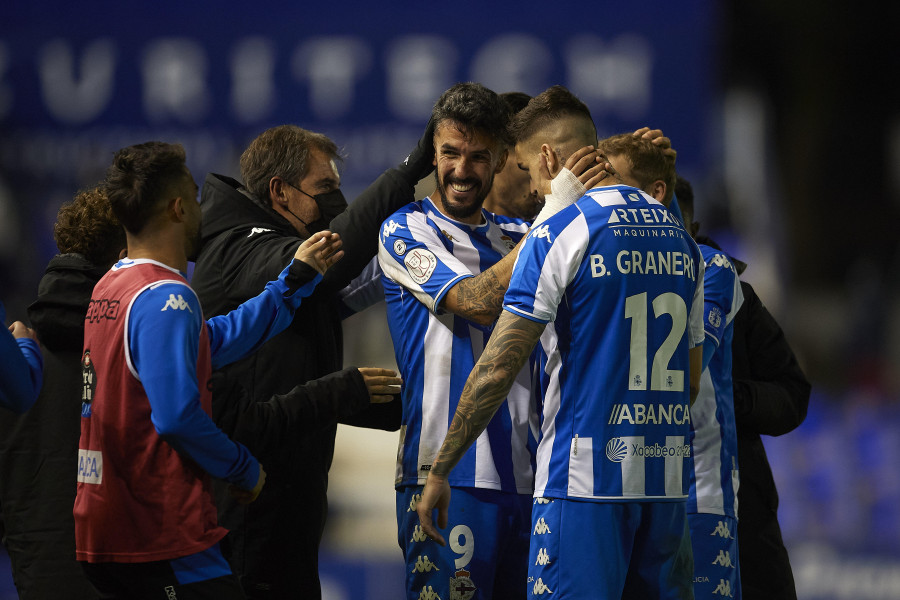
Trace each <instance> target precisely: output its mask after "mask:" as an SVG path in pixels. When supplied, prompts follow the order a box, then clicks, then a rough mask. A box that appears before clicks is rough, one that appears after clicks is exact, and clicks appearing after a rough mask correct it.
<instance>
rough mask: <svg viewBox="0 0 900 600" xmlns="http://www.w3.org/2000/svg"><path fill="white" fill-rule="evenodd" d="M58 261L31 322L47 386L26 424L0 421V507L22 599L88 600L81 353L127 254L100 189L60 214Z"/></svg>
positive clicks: (23, 419)
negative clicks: (97, 304) (80, 521)
mask: <svg viewBox="0 0 900 600" xmlns="http://www.w3.org/2000/svg"><path fill="white" fill-rule="evenodd" d="M53 236H54V239H55V240H56V247H57V248H58V249H59V254H57V255H56V256H54V257H53V258H52V259H51V260H50V262H49V263H48V264H47V268H46V270H45V272H44V276H43V277H42V278H41V282H40V285H39V286H38V297H37V300H35V301H34V302H33V303H32V304H31V305H30V306H29V307H28V318H29V320H30V321H31V323H32V325H33V326H34V329H35V331H36V333H37V337H38V339H39V340H40V342H41V345H42V346H43V349H44V386H43V388H42V389H41V394H40V396H39V397H38V399H37V402H36V403H35V405H34V407H33V408H32V409H31V410H30V411H28V412H27V413H25V414H24V415H21V416H18V417H16V416H13V415H10V414H8V413H5V412H4V413H0V440H2V441H0V481H2V482H3V485H0V509H2V514H3V522H4V524H5V526H6V532H5V536H4V539H3V542H4V544H5V545H6V549H7V551H8V552H9V557H10V561H11V563H12V574H13V581H14V582H15V585H16V589H17V590H18V593H19V598H21V599H22V600H29V599H34V600H41V599H48V600H50V599H54V598H58V599H59V600H89V599H94V598H97V597H98V595H97V592H96V590H94V588H93V586H92V585H91V584H90V583H89V582H88V580H87V578H86V577H85V575H84V571H83V570H82V568H81V565H80V564H79V563H78V561H76V560H75V522H74V520H73V518H72V505H73V504H74V503H75V478H74V477H73V476H72V474H73V473H74V472H75V471H76V468H77V465H78V437H79V435H80V431H81V401H82V398H81V383H82V382H81V361H80V359H81V351H82V349H83V345H84V322H85V314H86V313H87V308H88V303H89V302H90V299H91V292H92V291H93V289H94V285H95V284H96V283H97V282H98V281H99V280H100V278H101V277H102V276H103V274H104V273H106V272H107V271H108V270H109V268H110V267H111V266H112V265H113V264H115V262H116V261H117V260H118V259H119V258H121V257H122V256H124V252H125V245H126V242H125V230H124V229H122V226H121V224H119V221H118V220H117V219H116V217H115V216H114V215H113V213H112V208H111V207H110V205H109V201H108V200H107V198H106V194H105V193H104V192H103V190H102V189H101V188H100V187H94V188H92V189H87V190H84V191H81V192H79V193H78V194H76V196H75V198H74V199H73V200H72V201H71V202H68V203H66V204H64V205H63V206H62V207H61V208H60V209H59V213H58V214H57V217H56V224H55V225H54V227H53Z"/></svg>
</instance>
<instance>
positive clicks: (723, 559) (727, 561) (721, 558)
mask: <svg viewBox="0 0 900 600" xmlns="http://www.w3.org/2000/svg"><path fill="white" fill-rule="evenodd" d="M712 564H714V565H719V566H720V567H730V568H732V569H733V568H734V563H732V562H731V553H730V552H728V551H727V550H719V555H718V556H717V557H716V560H714V561H712Z"/></svg>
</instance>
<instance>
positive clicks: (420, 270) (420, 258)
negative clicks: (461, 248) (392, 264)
mask: <svg viewBox="0 0 900 600" xmlns="http://www.w3.org/2000/svg"><path fill="white" fill-rule="evenodd" d="M403 264H404V265H406V270H407V271H408V272H409V276H410V277H412V279H413V281H415V282H416V283H419V284H422V283H425V282H426V281H428V280H429V279H431V274H432V273H434V269H435V268H436V267H437V257H435V255H434V254H433V253H432V252H431V251H430V250H425V249H423V248H415V249H414V250H411V251H410V252H409V254H407V255H406V258H404V259H403Z"/></svg>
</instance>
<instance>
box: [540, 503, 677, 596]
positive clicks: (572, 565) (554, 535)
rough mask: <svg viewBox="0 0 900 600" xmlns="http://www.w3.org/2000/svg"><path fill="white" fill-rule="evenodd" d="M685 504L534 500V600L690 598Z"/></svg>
mask: <svg viewBox="0 0 900 600" xmlns="http://www.w3.org/2000/svg"><path fill="white" fill-rule="evenodd" d="M684 508H685V503H684V502H580V501H575V500H558V499H551V498H537V499H535V501H534V506H533V507H532V509H531V521H532V529H531V533H532V535H531V550H530V552H529V560H528V594H529V596H528V597H529V598H539V599H546V598H552V599H553V600H560V599H563V598H571V599H573V600H574V599H577V600H583V599H584V598H591V599H592V600H619V599H620V598H623V599H625V598H628V599H631V598H635V599H638V598H640V599H642V600H643V599H646V598H661V599H671V600H675V599H677V600H685V599H692V598H693V595H692V593H691V574H692V572H693V561H692V559H691V543H690V536H689V533H688V525H687V517H686V515H685V512H684Z"/></svg>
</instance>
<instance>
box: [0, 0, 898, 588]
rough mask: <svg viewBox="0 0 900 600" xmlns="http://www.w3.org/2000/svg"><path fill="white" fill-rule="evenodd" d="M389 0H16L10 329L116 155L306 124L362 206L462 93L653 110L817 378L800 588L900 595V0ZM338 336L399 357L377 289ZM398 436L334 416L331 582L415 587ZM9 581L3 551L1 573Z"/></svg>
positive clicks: (214, 145)
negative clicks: (152, 143) (460, 87)
mask: <svg viewBox="0 0 900 600" xmlns="http://www.w3.org/2000/svg"><path fill="white" fill-rule="evenodd" d="M381 4H384V5H380V4H379V3H363V2H359V1H358V0H348V1H345V2H331V3H323V2H316V3H288V2H282V3H278V2H269V1H265V0H263V1H258V2H254V3H245V2H236V1H234V0H223V1H222V2H218V3H215V4H205V5H201V4H200V3H192V2H179V1H176V0H159V1H158V2H155V3H152V4H149V3H148V4H145V5H140V6H137V5H136V6H126V5H125V3H118V2H116V3H113V2H109V1H105V0H104V1H95V2H91V3H71V2H63V1H62V0H40V1H37V2H31V3H26V2H24V1H23V0H8V1H7V2H4V3H3V4H2V6H0V300H2V301H3V303H4V305H5V306H6V309H7V313H8V318H9V320H13V319H24V318H25V307H26V306H27V305H28V303H29V302H30V301H31V300H32V299H33V298H34V295H35V293H36V288H37V282H38V280H39V278H40V276H41V273H42V271H43V267H44V265H45V264H46V263H47V261H48V260H49V259H50V258H51V257H52V256H53V254H54V253H55V251H56V248H55V246H54V243H53V239H52V224H53V222H54V220H55V215H56V212H57V210H58V209H59V206H60V205H61V204H62V203H63V202H65V201H67V200H68V199H70V198H71V197H72V196H73V194H74V193H75V191H76V190H78V189H79V188H81V187H85V186H88V185H92V184H94V183H96V182H97V181H99V180H100V179H101V178H102V176H103V172H104V170H105V167H106V165H107V164H108V163H109V161H110V160H111V158H112V154H113V152H114V151H115V150H116V149H118V148H120V147H122V146H126V145H130V144H134V143H140V142H143V141H147V140H150V139H159V140H163V141H168V142H179V143H182V144H183V145H184V146H185V148H186V149H187V153H188V165H189V167H190V169H191V171H192V172H193V174H194V178H195V180H196V181H197V182H198V183H201V182H202V180H203V178H204V176H205V174H206V172H209V171H215V172H219V173H225V174H228V175H232V176H235V177H237V176H238V175H239V170H238V167H237V159H238V157H239V156H240V153H241V151H242V150H243V149H244V148H245V147H246V145H247V143H248V142H249V141H250V140H251V139H252V138H253V137H255V136H256V135H257V134H258V133H260V132H261V131H263V130H264V129H266V128H267V127H270V126H273V125H278V124H282V123H295V124H298V125H301V126H303V127H305V128H308V129H312V130H315V131H321V132H323V133H325V134H327V135H329V136H330V137H331V138H332V139H334V140H335V141H336V142H337V143H338V145H339V146H340V147H341V148H342V149H343V152H344V154H345V157H346V159H345V161H344V165H343V167H342V176H343V182H344V183H343V187H344V190H345V194H346V196H347V197H348V198H350V199H352V198H353V197H355V196H356V195H357V194H358V193H359V192H360V191H361V190H362V189H363V188H364V187H365V186H366V185H367V184H368V183H369V182H371V181H372V180H374V178H375V177H376V176H377V175H378V174H379V173H380V172H381V171H382V170H384V169H385V168H388V167H390V166H392V165H394V164H395V163H397V162H399V161H400V160H402V159H403V158H404V157H405V155H406V154H407V152H408V151H409V149H411V148H412V146H413V145H414V144H415V142H416V140H417V139H418V137H419V135H420V134H421V131H422V129H423V127H424V125H425V122H426V121H427V118H428V115H429V113H430V109H431V106H432V104H433V103H434V101H435V100H436V99H437V97H438V96H439V95H440V93H441V92H442V91H443V90H445V89H446V88H447V87H449V86H450V85H452V84H453V83H455V82H457V81H468V80H474V81H479V82H481V83H484V84H485V85H487V86H488V87H491V88H492V89H494V90H495V91H497V92H505V91H513V90H516V91H524V92H527V93H530V94H537V93H539V92H540V91H542V90H543V89H545V88H547V87H549V86H550V85H554V84H562V85H565V86H567V87H568V88H569V89H571V90H572V91H573V92H574V93H576V94H577V95H578V96H579V97H580V98H581V99H582V100H584V101H585V102H586V103H587V104H588V105H589V106H590V108H591V111H592V113H593V115H594V120H595V121H596V123H597V126H598V129H599V131H600V135H601V137H603V136H605V135H608V134H613V133H619V132H623V131H630V130H633V129H636V128H637V127H640V126H643V125H650V126H652V127H656V128H661V129H662V130H663V131H664V132H665V134H666V135H667V136H669V137H670V138H671V139H672V143H673V146H674V147H675V148H676V149H677V150H678V170H679V172H680V173H681V174H682V175H684V176H685V177H687V178H688V179H689V180H690V181H691V182H692V183H693V185H694V189H695V193H696V196H697V200H696V202H697V216H698V220H699V221H700V222H701V224H702V225H701V229H702V230H703V231H705V232H706V233H707V234H709V235H712V236H713V237H714V238H715V239H716V240H717V241H718V242H719V243H720V244H721V245H722V246H723V247H724V248H725V249H726V250H728V251H729V252H731V253H732V254H733V255H735V256H736V257H738V258H741V259H743V260H745V261H746V262H748V263H749V265H750V266H749V268H748V270H747V271H746V273H745V275H744V277H745V278H746V279H747V280H748V281H750V282H751V283H753V284H754V286H755V287H756V289H757V291H758V292H759V294H760V296H761V297H762V299H763V300H764V302H765V303H766V304H767V306H768V307H769V309H770V311H771V312H772V313H773V314H774V315H775V317H776V318H777V319H778V320H779V322H780V323H781V325H782V327H783V328H784V329H785V332H786V333H787V336H788V339H789V340H790V342H791V343H792V345H793V347H794V349H795V351H796V352H797V354H798V357H799V359H800V361H801V364H802V365H803V367H804V368H805V370H806V372H807V375H808V376H809V378H810V379H811V381H812V382H813V397H812V401H811V404H810V415H809V418H808V419H807V421H806V422H805V423H804V424H803V425H802V426H801V427H800V428H799V429H798V430H796V431H794V432H792V433H790V434H788V435H786V436H783V437H781V438H778V439H772V440H767V443H768V447H769V452H770V459H771V460H772V463H773V468H774V469H775V472H776V478H777V480H778V483H779V488H780V491H781V495H782V509H781V520H782V526H783V528H784V533H785V537H786V541H787V542H788V544H789V547H790V550H791V551H792V559H793V563H794V567H795V576H796V578H797V584H798V589H799V592H800V597H801V598H810V599H823V600H824V599H832V598H835V599H837V598H841V599H843V598H854V599H859V600H863V599H876V598H879V599H880V598H897V597H900V403H898V397H900V395H898V394H900V373H898V369H896V368H894V365H897V364H898V363H900V305H898V301H897V300H898V284H900V277H898V270H900V252H898V250H900V245H898V237H900V236H898V233H897V232H898V230H900V227H898V216H900V168H898V167H900V98H898V95H900V93H898V89H900V86H897V85H896V84H895V83H893V77H894V75H895V74H896V73H897V72H898V70H900V52H898V51H897V50H896V47H895V45H894V44H893V42H892V40H891V35H890V32H889V31H888V32H885V31H886V28H885V27H878V26H879V25H888V24H889V23H894V24H897V22H898V20H897V15H896V8H895V7H890V8H881V7H876V6H875V3H874V2H866V1H865V0H863V1H862V2H856V3H853V4H852V6H851V5H847V4H846V3H839V2H837V1H836V0H824V1H823V2H821V3H818V4H815V5H808V4H807V3H798V2H776V1H774V0H762V1H760V2H755V3H738V2H717V1H715V0H685V1H683V2H678V3H672V2H664V1H662V0H653V1H648V2H642V3H619V5H617V6H614V5H607V3H578V4H575V3H567V2H554V3H537V2H532V1H522V2H516V3H501V2H492V3H489V2H481V3H463V2H457V3H455V4H444V5H440V6H432V5H431V4H426V3H422V2H410V1H398V2H392V3H389V4H387V3H381ZM882 11H885V12H882ZM889 11H892V12H889ZM347 325H348V326H347V327H345V330H346V331H348V332H349V333H350V335H348V339H347V344H346V345H347V357H346V358H347V363H348V364H355V365H358V366H367V365H368V366H388V367H392V366H394V359H393V352H392V348H391V345H390V336H389V334H388V331H387V327H386V324H385V322H384V307H383V303H382V304H381V305H377V306H375V307H373V308H371V309H369V310H367V311H365V312H364V313H361V314H358V315H355V316H353V317H351V320H350V322H349V323H348V324H347ZM396 444H397V436H396V435H395V434H389V433H384V432H369V431H362V430H358V429H342V430H341V431H340V432H339V439H338V449H337V454H336V457H335V463H334V467H333V469H332V484H331V493H330V502H331V509H332V513H331V514H332V518H331V520H330V523H329V527H328V530H327V532H326V542H325V546H326V548H325V555H324V556H323V560H322V564H323V571H324V573H323V585H324V589H325V593H326V597H327V598H330V599H332V600H338V599H341V600H342V599H344V598H348V599H349V598H354V599H356V598H371V599H380V598H396V597H399V594H400V592H399V590H400V589H401V588H400V581H401V580H402V576H403V573H402V570H403V567H402V563H401V560H400V553H399V550H398V548H397V544H396V533H395V527H394V523H395V518H394V512H393V505H394V501H393V498H394V496H393V470H394V467H393V464H394V457H395V454H396ZM0 566H2V565H0ZM2 577H8V568H6V567H5V566H3V568H0V588H2V586H3V581H2ZM2 589H5V590H6V591H0V598H3V597H15V596H14V590H13V591H9V590H11V584H9V583H8V582H7V585H6V588H2ZM4 593H5V594H6V596H3V594H4ZM11 594H12V595H11Z"/></svg>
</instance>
